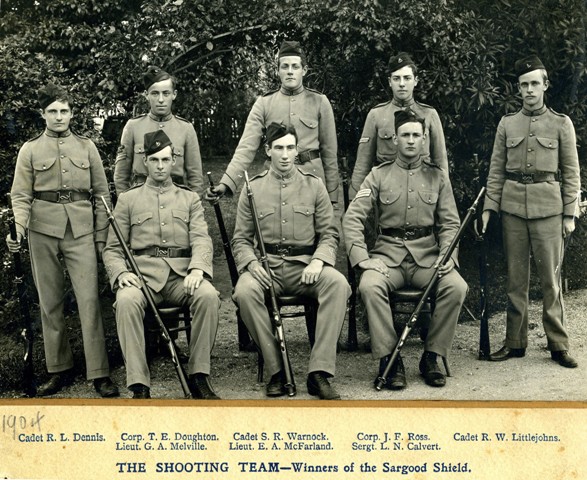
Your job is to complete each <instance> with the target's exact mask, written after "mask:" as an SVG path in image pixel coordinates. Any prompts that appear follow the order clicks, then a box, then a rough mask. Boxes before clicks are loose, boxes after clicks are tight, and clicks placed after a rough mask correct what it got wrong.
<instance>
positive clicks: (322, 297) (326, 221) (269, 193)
mask: <svg viewBox="0 0 587 480" xmlns="http://www.w3.org/2000/svg"><path fill="white" fill-rule="evenodd" d="M265 150H266V152H267V156H268V157H270V159H271V164H270V167H269V169H268V170H266V171H264V172H263V173H261V174H259V175H257V176H256V177H254V178H252V179H251V180H250V184H251V189H252V191H253V194H254V198H255V203H256V207H257V214H258V221H259V224H260V228H261V232H262V236H263V241H264V242H265V250H266V252H267V256H268V260H269V265H270V268H271V271H272V273H273V282H274V285H275V291H276V294H277V296H280V295H305V296H309V297H312V298H316V299H317V300H318V304H319V306H318V316H317V323H316V337H315V343H314V346H313V347H312V352H311V354H310V364H309V366H308V371H309V375H308V381H307V386H308V392H309V393H310V394H312V395H316V396H319V397H320V398H322V399H337V398H340V397H339V395H338V393H336V391H335V390H334V388H333V387H332V386H331V385H330V384H329V381H328V378H329V377H332V376H333V375H334V373H335V363H336V345H337V341H338V337H339V335H340V330H341V328H342V324H343V322H344V316H345V312H346V301H347V298H348V297H349V295H350V287H349V285H348V282H347V281H346V279H345V278H344V276H343V275H342V274H341V273H340V272H338V271H337V270H335V268H334V264H335V261H336V250H337V247H338V241H339V235H338V229H337V224H336V221H335V217H334V212H333V208H332V205H331V202H330V199H329V197H328V192H327V191H326V187H325V186H324V184H323V183H322V181H321V180H320V179H319V178H318V177H316V176H314V175H312V174H310V173H306V172H304V171H303V170H301V169H298V168H297V165H296V164H295V158H296V155H297V153H298V151H297V133H296V130H295V129H294V128H293V127H292V126H287V127H286V126H284V125H280V124H277V123H272V124H270V125H269V126H268V127H267V144H266V146H265ZM254 238H255V229H254V224H253V220H252V218H251V209H250V206H249V201H248V198H247V191H246V189H243V190H242V192H241V195H240V198H239V202H238V210H237V217H236V225H235V229H234V235H233V240H232V246H233V249H234V256H235V261H236V264H237V267H238V269H239V271H241V272H243V273H242V274H241V276H240V278H239V280H238V283H237V285H236V288H235V292H234V299H235V301H236V302H237V303H238V305H239V308H240V312H241V314H242V319H243V321H244V323H245V324H246V325H247V328H248V329H249V332H250V333H251V336H252V337H253V339H254V340H255V342H256V344H257V345H258V346H259V348H261V351H262V352H263V358H264V359H265V366H266V369H267V371H268V372H269V374H270V375H271V380H270V381H269V383H268V384H267V395H268V396H281V395H285V394H286V391H285V388H284V376H283V370H282V368H283V367H282V364H281V355H280V352H279V345H278V343H277V340H276V338H275V336H274V335H273V329H272V325H271V320H270V317H269V313H268V311H267V307H266V306H265V293H266V289H268V288H269V285H270V283H269V282H271V278H270V277H269V275H268V274H267V272H266V271H265V270H264V268H263V267H262V266H261V264H260V262H259V260H258V254H257V253H256V251H255V243H254Z"/></svg>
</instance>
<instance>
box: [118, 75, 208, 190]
mask: <svg viewBox="0 0 587 480" xmlns="http://www.w3.org/2000/svg"><path fill="white" fill-rule="evenodd" d="M143 83H144V85H145V97H146V98H147V100H148V101H149V105H150V108H151V111H150V112H149V113H148V114H145V115H140V116H138V117H135V118H133V119H131V120H129V121H128V123H127V124H126V125H125V127H124V130H123V131H122V138H121V139H120V146H119V147H118V153H117V155H116V165H115V167H114V186H115V187H116V193H117V195H120V194H121V193H122V192H124V191H125V190H128V188H129V187H131V186H134V185H137V184H139V183H144V181H145V179H146V178H147V170H146V168H145V165H144V163H143V158H144V153H145V148H144V145H143V139H144V136H145V133H149V132H154V131H156V130H163V131H164V132H165V133H166V134H167V136H168V137H169V138H170V139H171V141H172V142H173V158H174V160H175V164H174V166H173V170H172V171H171V179H172V180H173V181H174V182H175V183H178V184H180V185H187V186H188V187H190V188H191V189H192V190H193V191H195V192H197V193H199V194H201V193H202V192H203V190H204V184H203V179H202V159H201V158H200V145H199V144H198V137H197V135H196V131H195V130H194V126H193V125H192V124H191V123H190V122H188V121H187V120H185V119H184V118H181V117H178V116H177V115H174V114H173V113H171V107H172V105H173V101H174V100H175V98H176V97H177V89H176V79H175V77H173V76H171V75H169V73H167V72H164V71H163V70H161V69H160V68H157V67H153V66H151V67H149V68H148V70H147V72H146V73H145V74H144V75H143Z"/></svg>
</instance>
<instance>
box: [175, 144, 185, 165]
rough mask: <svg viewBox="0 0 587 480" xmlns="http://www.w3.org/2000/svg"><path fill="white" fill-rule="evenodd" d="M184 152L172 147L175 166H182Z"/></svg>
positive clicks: (181, 148) (180, 148) (181, 149)
mask: <svg viewBox="0 0 587 480" xmlns="http://www.w3.org/2000/svg"><path fill="white" fill-rule="evenodd" d="M184 156H185V151H184V149H183V147H173V159H174V160H175V163H176V165H179V166H183V162H184V160H183V159H184Z"/></svg>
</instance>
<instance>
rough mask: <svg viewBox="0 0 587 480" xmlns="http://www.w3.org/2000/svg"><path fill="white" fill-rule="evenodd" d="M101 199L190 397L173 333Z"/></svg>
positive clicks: (106, 205) (110, 213)
mask: <svg viewBox="0 0 587 480" xmlns="http://www.w3.org/2000/svg"><path fill="white" fill-rule="evenodd" d="M100 199H101V200H102V203H103V204H104V208H105V209H106V215H107V216H108V220H109V221H110V225H112V229H113V230H114V234H115V235H116V238H117V239H118V243H120V247H121V248H122V252H123V253H124V257H125V258H126V261H127V262H128V264H129V265H130V268H131V270H132V272H133V273H134V274H135V275H136V276H137V277H138V279H139V283H140V284H141V291H142V292H143V295H145V298H146V300H147V304H148V305H149V308H150V309H151V311H152V312H153V316H154V317H155V320H156V321H157V323H158V324H159V328H160V329H161V337H162V338H163V340H164V341H165V342H166V343H167V346H168V347H169V353H170V354H171V360H172V362H173V366H174V367H175V372H176V373H177V376H178V378H179V383H180V384H181V388H182V390H183V393H184V395H185V397H186V398H190V397H191V396H192V395H193V393H194V392H192V391H191V389H190V387H189V384H188V381H187V376H186V373H185V371H184V369H183V366H182V365H181V362H180V361H179V356H178V355H177V350H176V347H175V344H174V343H173V340H172V339H171V335H170V334H169V330H167V327H166V326H165V323H164V322H163V320H162V319H161V315H159V310H157V305H155V299H154V298H153V294H152V293H151V290H149V288H148V287H147V282H146V281H145V278H144V277H143V274H142V273H141V271H140V270H139V266H138V265H137V262H136V260H135V258H134V257H133V254H132V253H131V251H130V249H129V248H128V245H127V244H126V240H125V239H124V237H123V235H122V232H121V231H120V227H119V226H118V222H116V218H114V215H113V214H112V211H111V210H110V208H109V207H108V204H107V203H106V200H105V199H104V197H103V196H102V197H100Z"/></svg>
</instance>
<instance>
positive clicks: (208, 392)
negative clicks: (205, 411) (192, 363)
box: [189, 373, 220, 400]
mask: <svg viewBox="0 0 587 480" xmlns="http://www.w3.org/2000/svg"><path fill="white" fill-rule="evenodd" d="M189 381H190V382H191V383H192V390H193V393H192V397H193V398H197V399H199V400H220V397H219V396H218V395H216V393H215V392H214V390H212V385H210V381H209V380H208V375H206V374H205V373H196V374H195V375H190V378H189Z"/></svg>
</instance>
